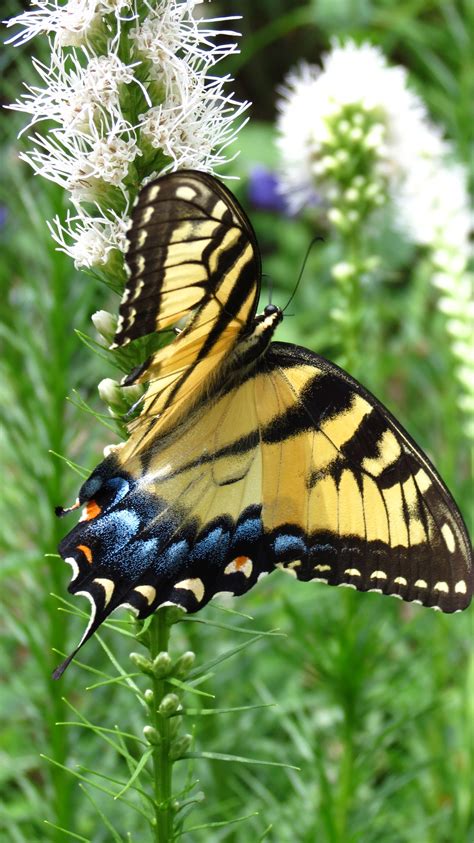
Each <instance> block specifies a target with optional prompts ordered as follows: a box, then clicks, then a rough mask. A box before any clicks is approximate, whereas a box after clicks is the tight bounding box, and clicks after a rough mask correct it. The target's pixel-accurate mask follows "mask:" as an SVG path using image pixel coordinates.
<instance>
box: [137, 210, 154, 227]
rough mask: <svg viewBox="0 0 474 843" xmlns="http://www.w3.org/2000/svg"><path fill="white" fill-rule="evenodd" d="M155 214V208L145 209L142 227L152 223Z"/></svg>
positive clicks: (141, 221) (141, 222)
mask: <svg viewBox="0 0 474 843" xmlns="http://www.w3.org/2000/svg"><path fill="white" fill-rule="evenodd" d="M154 213H155V209H154V208H145V209H144V211H143V213H142V218H141V220H140V224H141V225H143V224H145V225H146V224H147V222H150V220H151V218H152V216H153V214H154Z"/></svg>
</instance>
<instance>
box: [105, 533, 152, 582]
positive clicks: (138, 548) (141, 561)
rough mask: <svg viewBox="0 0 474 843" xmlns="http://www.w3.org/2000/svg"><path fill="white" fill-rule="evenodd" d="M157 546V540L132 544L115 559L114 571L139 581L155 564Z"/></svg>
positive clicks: (138, 541) (139, 541) (139, 540)
mask: <svg viewBox="0 0 474 843" xmlns="http://www.w3.org/2000/svg"><path fill="white" fill-rule="evenodd" d="M157 545H158V542H157V540H156V539H147V540H146V541H142V540H141V539H138V540H137V541H134V542H131V544H129V545H127V547H126V548H125V549H124V550H123V551H122V553H121V554H119V555H118V556H116V557H115V559H114V569H115V570H117V571H120V573H121V574H123V575H125V576H126V577H127V578H128V579H130V580H132V581H134V580H137V579H138V578H139V577H140V576H141V574H143V573H144V572H145V571H146V570H147V569H148V568H149V567H150V565H151V564H152V563H153V557H154V556H155V554H156V548H157Z"/></svg>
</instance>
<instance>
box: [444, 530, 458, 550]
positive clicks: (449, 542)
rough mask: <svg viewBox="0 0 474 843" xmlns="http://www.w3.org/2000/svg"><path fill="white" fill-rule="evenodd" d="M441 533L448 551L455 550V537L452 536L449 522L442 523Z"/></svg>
mask: <svg viewBox="0 0 474 843" xmlns="http://www.w3.org/2000/svg"><path fill="white" fill-rule="evenodd" d="M441 533H442V535H443V539H444V541H445V544H446V547H447V548H448V550H449V552H450V553H454V551H455V550H456V539H455V538H454V533H453V531H452V529H451V527H450V526H449V524H443V526H442V527H441Z"/></svg>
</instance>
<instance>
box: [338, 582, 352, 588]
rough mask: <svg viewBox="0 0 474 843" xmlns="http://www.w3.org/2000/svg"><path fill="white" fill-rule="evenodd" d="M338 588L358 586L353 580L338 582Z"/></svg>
mask: <svg viewBox="0 0 474 843" xmlns="http://www.w3.org/2000/svg"><path fill="white" fill-rule="evenodd" d="M337 585H338V588H357V586H356V585H354V583H352V582H338V584H337Z"/></svg>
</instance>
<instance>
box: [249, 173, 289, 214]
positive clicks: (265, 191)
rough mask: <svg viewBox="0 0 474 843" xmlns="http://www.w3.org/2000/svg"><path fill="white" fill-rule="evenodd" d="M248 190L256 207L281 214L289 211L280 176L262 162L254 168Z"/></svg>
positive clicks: (250, 198)
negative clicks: (281, 187) (282, 192)
mask: <svg viewBox="0 0 474 843" xmlns="http://www.w3.org/2000/svg"><path fill="white" fill-rule="evenodd" d="M247 190H248V197H249V200H250V202H251V203H252V205H253V206H254V207H255V208H258V209H259V210H262V211H276V212H277V213H280V214H286V213H288V205H287V203H286V201H285V198H284V197H283V196H282V194H281V192H280V182H279V179H278V176H277V175H276V173H274V172H273V171H272V170H269V169H267V167H264V166H263V165H262V164H257V165H256V166H255V167H253V168H252V170H251V172H250V177H249V183H248V189H247Z"/></svg>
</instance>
